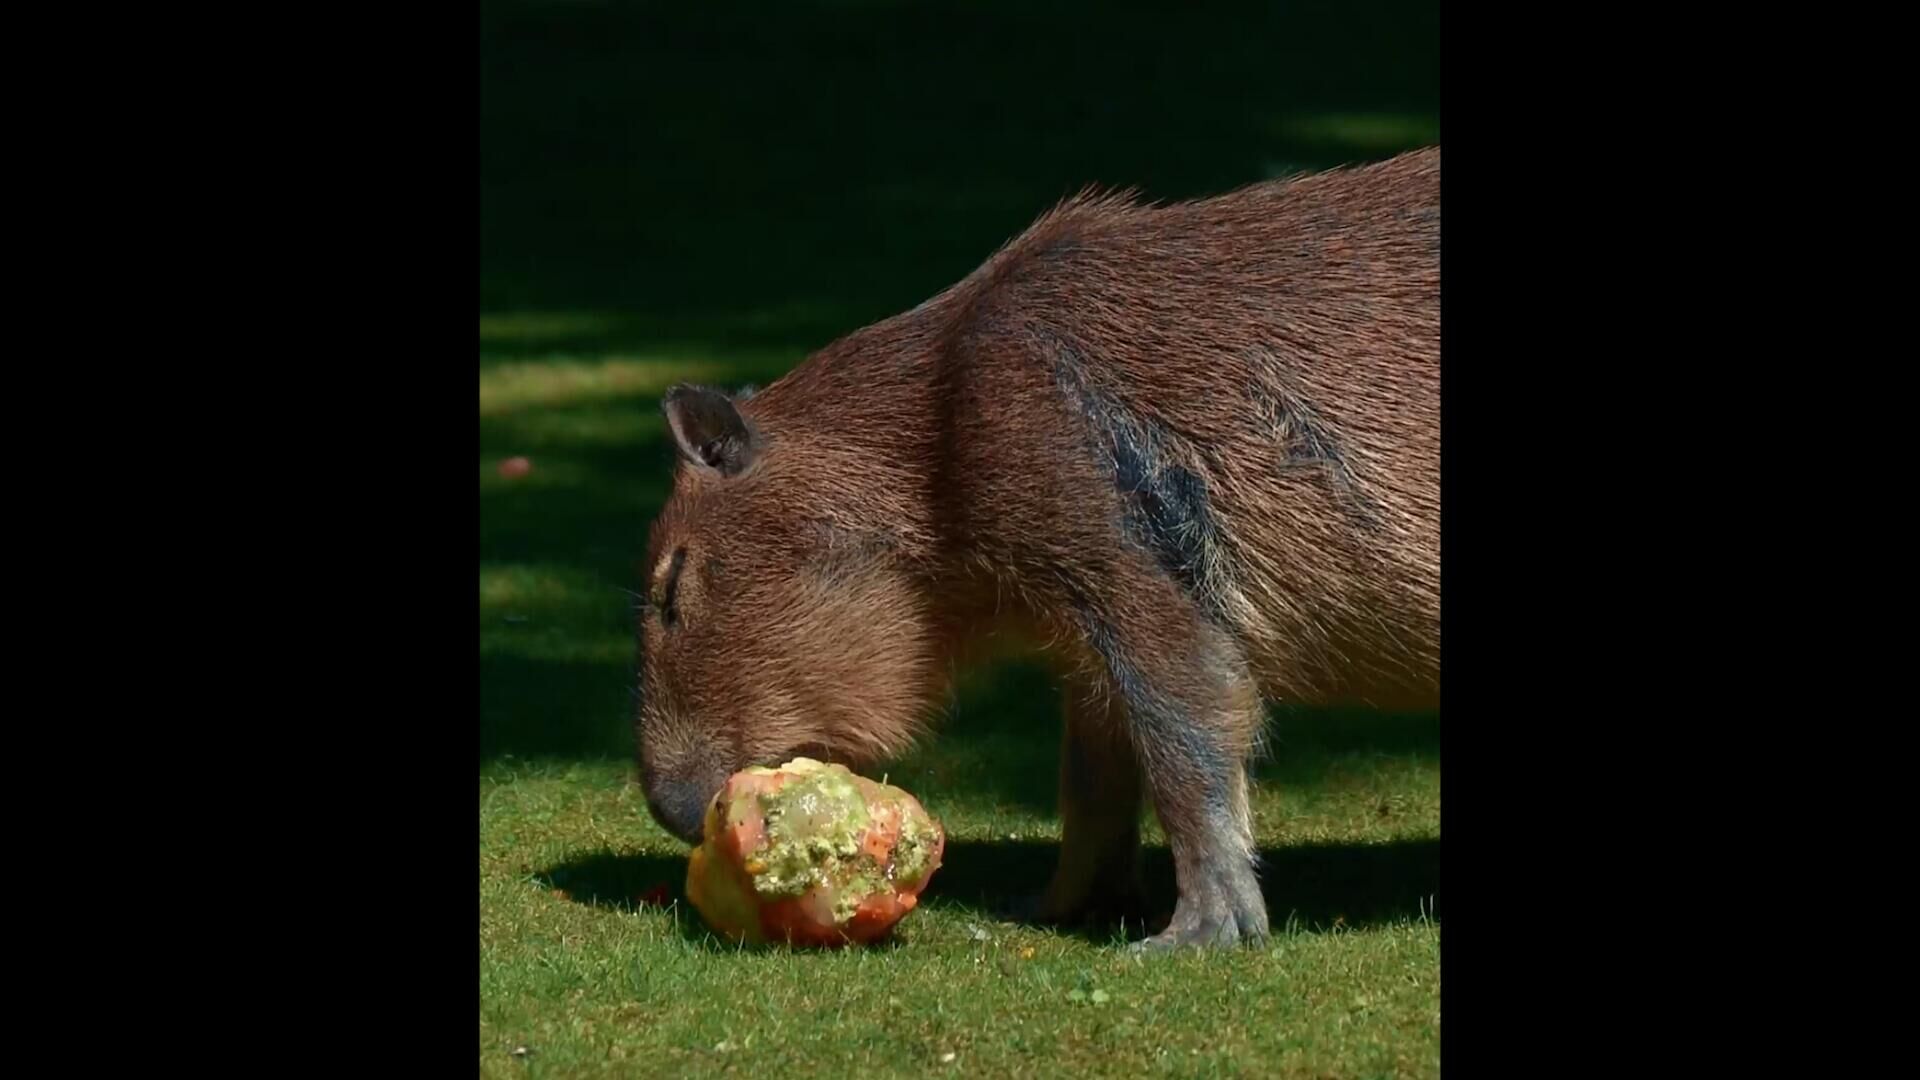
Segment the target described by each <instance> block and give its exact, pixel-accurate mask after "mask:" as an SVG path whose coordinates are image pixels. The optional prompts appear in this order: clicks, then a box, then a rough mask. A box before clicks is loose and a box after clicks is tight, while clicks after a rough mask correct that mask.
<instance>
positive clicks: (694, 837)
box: [647, 780, 713, 844]
mask: <svg viewBox="0 0 1920 1080" xmlns="http://www.w3.org/2000/svg"><path fill="white" fill-rule="evenodd" d="M712 796H713V792H711V791H706V790H704V789H703V787H702V786H701V785H699V784H693V783H687V782H686V781H681V780H661V781H659V782H657V783H653V784H649V785H647V809H648V810H651V811H653V820H655V821H657V822H659V823H660V827H661V828H663V829H665V830H667V831H668V832H670V833H672V834H673V835H675V836H677V837H679V838H680V839H682V840H685V841H686V842H687V843H689V844H698V843H700V833H701V827H702V824H703V823H704V821H705V819H706V816H707V801H708V800H709V799H710V798H712Z"/></svg>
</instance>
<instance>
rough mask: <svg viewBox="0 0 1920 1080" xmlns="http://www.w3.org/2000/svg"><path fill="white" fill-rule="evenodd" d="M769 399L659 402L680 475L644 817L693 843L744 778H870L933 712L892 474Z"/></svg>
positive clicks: (646, 734) (655, 673) (646, 608)
mask: <svg viewBox="0 0 1920 1080" xmlns="http://www.w3.org/2000/svg"><path fill="white" fill-rule="evenodd" d="M770 393H771V391H770ZM760 400H761V399H756V398H752V397H743V398H739V399H736V398H733V397H729V396H728V395H726V394H724V393H722V392H720V391H717V390H712V389H707V388H703V387H689V386H677V387H675V388H673V389H672V390H670V391H668V392H667V395H666V398H665V400H664V402H663V408H664V411H665V413H666V419H667V426H668V428H669V430H670V432H671V434H672V439H673V442H674V445H675V447H676V449H677V450H678V453H679V458H680V461H679V464H678V466H677V470H676V473H675V477H674V483H673V492H672V494H671V495H670V496H669V497H668V499H667V503H666V506H665V507H664V508H663V509H662V510H661V513H660V516H659V518H658V519H657V520H656V521H655V522H654V525H653V531H652V535H651V536H650V538H649V541H648V546H647V558H646V564H645V566H644V567H643V573H644V575H645V578H644V581H645V594H644V596H645V602H644V603H643V604H642V606H641V613H640V631H639V633H640V672H641V674H640V679H641V686H640V705H639V715H638V719H637V728H638V731H637V734H638V736H639V747H640V777H641V783H642V785H643V786H644V788H645V789H646V795H647V805H648V806H649V807H650V808H651V809H652V811H653V815H654V817H655V819H656V820H658V821H659V822H660V824H661V825H662V826H664V827H665V828H666V829H667V830H668V831H669V832H672V833H673V834H674V835H676V836H679V837H680V838H682V839H684V840H686V841H688V842H689V843H698V842H699V840H700V835H701V824H702V817H703V815H704V814H705V811H706V807H707V804H708V803H709V802H710V801H711V800H712V799H713V796H714V795H715V793H717V792H718V791H719V790H720V787H721V785H722V784H723V783H724V782H725V781H726V779H727V777H729V776H731V775H732V774H733V773H735V772H737V771H739V770H740V769H743V768H746V767H748V766H750V765H779V764H781V763H783V762H785V761H788V760H790V759H792V758H793V757H796V756H806V757H813V758H817V759H820V760H825V761H837V762H841V763H844V764H847V765H849V766H850V767H853V768H856V769H858V768H864V767H867V766H869V765H871V764H873V763H874V762H876V761H878V760H880V759H882V758H884V757H887V756H890V755H892V754H894V753H897V752H898V751H899V750H901V749H903V748H904V747H905V746H906V744H908V743H909V742H910V741H911V740H912V738H913V735H914V733H915V729H916V725H917V724H918V722H919V721H920V719H921V718H922V715H923V713H924V711H925V708H926V706H927V704H928V697H929V691H930V682H931V679H930V675H931V672H930V670H929V669H930V667H931V650H930V648H929V641H930V638H931V635H930V630H929V627H928V625H927V619H926V616H925V605H924V604H923V603H922V601H921V593H920V590H919V589H918V588H917V586H916V583H915V578H914V575H913V573H912V571H911V566H910V560H908V559H907V558H905V557H904V556H903V555H902V553H901V551H900V549H899V545H898V544H897V543H895V542H894V534H891V533H889V531H888V530H887V529H886V528H884V527H883V526H884V524H885V523H884V518H885V517H886V516H887V513H888V504H889V502H890V501H891V497H890V496H889V495H888V494H887V493H886V492H885V491H883V490H877V489H879V488H884V487H885V484H884V482H883V481H881V479H880V477H881V476H882V475H883V474H884V473H885V469H884V468H881V469H879V470H875V469H874V468H872V467H871V463H868V466H867V467H863V463H862V461H861V458H860V454H859V453H858V452H857V450H852V449H850V443H849V441H848V440H847V439H845V438H840V437H836V433H834V432H830V431H813V430H806V429H804V428H802V427H800V426H797V425H783V424H781V423H780V422H779V421H777V420H775V419H773V418H771V417H769V416H768V415H765V413H764V411H763V410H761V409H759V408H758V407H757V406H758V405H759V402H760Z"/></svg>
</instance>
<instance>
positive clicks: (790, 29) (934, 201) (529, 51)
mask: <svg viewBox="0 0 1920 1080" xmlns="http://www.w3.org/2000/svg"><path fill="white" fill-rule="evenodd" d="M480 66H481V73H480V74H481V78H480V85H481V133H480V134H481V138H480V148H481V160H480V195H481V221H480V232H481V258H482V274H481V281H480V286H481V310H482V312H483V313H489V312H493V313H504V312H553V311H576V312H577V311H592V312H610V313H613V314H614V315H615V316H616V318H615V319H614V320H613V321H612V322H611V323H590V324H586V325H583V326H577V327H575V328H574V329H572V330H566V329H564V328H561V329H559V330H558V331H557V332H553V333H547V334H532V335H527V336H523V337H519V338H516V336H515V335H513V334H506V335H501V336H497V337H493V338H491V340H483V350H482V351H483V363H484V362H487V361H491V360H497V359H501V358H507V357H510V356H514V355H524V354H528V353H547V352H554V351H570V350H573V351H579V350H606V349H616V348H626V347H629V346H636V345H657V344H659V343H662V342H679V343H689V342H703V343H707V344H709V345H712V346H715V347H723V348H725V347H742V346H794V347H799V348H802V349H807V348H813V347H817V346H819V345H821V344H824V343H825V342H826V341H827V340H828V339H830V338H831V337H834V336H837V335H838V334H840V333H844V332H845V331H847V330H851V329H853V328H855V327H857V326H859V325H861V324H863V323H866V322H870V321H872V320H873V319H876V318H879V317H881V316H884V315H887V314H890V313H892V312H894V311H897V310H901V309H904V308H907V307H911V306H912V305H913V304H915V303H918V302H919V301H920V300H922V299H924V298H925V297H926V296H928V295H930V294H931V293H932V292H934V291H936V290H938V289H939V288H941V287H943V286H945V285H947V284H949V283H951V282H952V281H954V280H956V279H957V278H959V277H960V276H962V275H963V274H965V273H966V272H967V271H968V270H970V269H971V268H972V267H973V266H974V265H976V264H977V263H978V262H979V261H980V260H981V259H983V258H984V257H985V256H986V255H987V254H988V253H989V252H990V251H991V250H992V249H993V248H994V247H995V246H997V245H998V244H999V243H1000V242H1001V241H1003V240H1005V239H1006V238H1007V237H1008V236H1010V235H1012V234H1013V233H1014V232H1017V231H1018V230H1019V229H1020V228H1021V227H1022V226H1024V225H1025V224H1026V223H1027V222H1029V221H1031V220H1032V219H1033V218H1034V217H1035V216H1036V215H1037V214H1038V213H1039V212H1040V211H1041V210H1042V209H1044V208H1045V207H1046V206H1047V205H1048V204H1050V203H1052V202H1054V201H1056V200H1058V199H1060V198H1061V197H1062V196H1064V195H1067V194H1069V193H1071V192H1072V191H1074V190H1076V189H1078V188H1080V187H1081V186H1083V185H1086V184H1105V185H1113V186H1137V187H1139V188H1141V189H1142V190H1143V191H1144V192H1146V193H1147V194H1148V195H1150V196H1152V197H1154V198H1168V199H1170V198H1183V197H1189V196H1195V195H1201V194H1208V193H1214V192H1218V191H1221V190H1224V189H1227V188H1231V187H1235V186H1238V185H1241V184H1246V183H1249V182H1252V181H1256V180H1260V179H1264V178H1267V177H1269V176H1273V175H1278V174H1283V173H1287V172H1293V171H1299V170H1303V169H1310V168H1317V167H1323V166H1329V165H1334V164H1339V163H1343V162H1350V161H1360V160H1370V159H1376V158H1380V157H1385V156H1388V155H1390V154H1392V153H1394V152H1396V151H1398V150H1402V149H1406V148H1408V147H1411V146H1414V145H1419V144H1424V143H1431V142H1436V141H1438V138H1439V127H1438V116H1439V6H1438V5H1437V4H1435V3H1432V2H1431V0H1423V2H1414V0H1374V2H1360V3H1338V2H1332V0H1316V2H1304V3H1288V4H1264V3H1263V4H1255V3H1249V2H1246V0H1237V2H1230V3H1219V2H1216V3H1200V4H1194V5H1188V6H1184V7H1181V8H1177V9H1160V10H1157V11H1154V12H1152V13H1144V12H1133V11H1129V10H1127V9H1126V8H1125V7H1120V8H1116V7H1114V6H1112V5H1108V4H1094V3H1091V2H1090V0H1069V2H1064V3H1056V4H1025V3H1014V2H1011V0H994V2H985V3H981V2H968V3H961V2H959V0H944V2H930V3H929V2H917V3H906V2H903V0H901V2H868V3H849V2H844V0H842V2H827V0H814V2H797V3H789V4H780V5H753V6H751V7H750V8H736V9H729V8H726V7H724V6H722V7H716V6H714V5H699V4H664V3H646V2H640V0H632V2H622V3H594V2H572V3H555V2H551V0H487V2H483V3H482V5H481V47H480ZM483 337H486V335H483Z"/></svg>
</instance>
